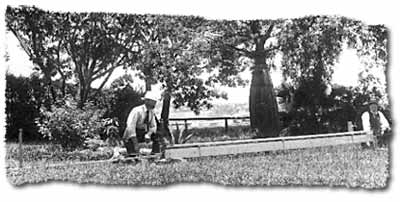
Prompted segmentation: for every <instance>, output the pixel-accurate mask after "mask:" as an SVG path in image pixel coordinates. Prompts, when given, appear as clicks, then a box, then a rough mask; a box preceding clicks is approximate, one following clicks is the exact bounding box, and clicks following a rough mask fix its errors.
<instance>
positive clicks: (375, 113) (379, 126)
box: [361, 99, 390, 146]
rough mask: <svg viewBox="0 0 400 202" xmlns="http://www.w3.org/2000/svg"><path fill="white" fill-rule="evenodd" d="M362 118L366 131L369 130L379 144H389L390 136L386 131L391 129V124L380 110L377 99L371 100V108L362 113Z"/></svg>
mask: <svg viewBox="0 0 400 202" xmlns="http://www.w3.org/2000/svg"><path fill="white" fill-rule="evenodd" d="M361 120H362V125H363V129H364V131H368V133H369V134H371V135H372V137H373V138H374V139H376V141H377V142H376V143H377V144H378V146H382V145H386V144H388V140H389V137H388V135H387V134H386V133H385V132H387V131H388V130H389V129H390V126H389V122H388V121H387V119H386V118H385V116H384V115H383V114H382V112H380V111H379V110H378V101H377V100H375V99H371V100H370V102H369V110H368V111H366V112H364V113H363V114H362V115H361ZM374 142H375V141H374ZM368 144H369V143H368Z"/></svg>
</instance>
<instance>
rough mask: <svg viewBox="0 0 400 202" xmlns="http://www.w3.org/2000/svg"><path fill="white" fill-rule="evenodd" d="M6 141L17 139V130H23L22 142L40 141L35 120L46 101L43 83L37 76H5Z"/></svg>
mask: <svg viewBox="0 0 400 202" xmlns="http://www.w3.org/2000/svg"><path fill="white" fill-rule="evenodd" d="M5 96H6V123H7V125H6V136H5V137H6V141H16V140H17V139H18V129H19V128H22V129H23V130H24V136H23V137H24V141H34V140H42V136H41V135H40V133H38V128H37V126H36V124H35V119H36V118H39V117H40V110H39V109H40V107H41V106H43V105H44V104H45V102H46V101H48V98H47V97H46V93H45V90H44V89H43V83H42V81H41V79H40V78H39V77H38V76H37V75H31V76H30V77H22V76H19V77H16V76H14V75H12V74H7V75H6V93H5Z"/></svg>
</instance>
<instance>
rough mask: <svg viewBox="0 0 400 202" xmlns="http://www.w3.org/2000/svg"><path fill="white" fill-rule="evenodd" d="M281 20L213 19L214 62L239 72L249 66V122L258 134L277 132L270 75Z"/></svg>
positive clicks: (221, 68) (276, 118)
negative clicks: (250, 71)
mask: <svg viewBox="0 0 400 202" xmlns="http://www.w3.org/2000/svg"><path fill="white" fill-rule="evenodd" d="M279 23H280V22H279V21H271V20H247V21H221V22H216V21H214V22H210V27H211V33H209V37H210V38H211V40H212V43H213V45H212V50H213V52H212V56H211V61H212V65H213V66H216V67H218V68H219V69H220V71H222V72H224V71H227V72H236V73H238V72H240V71H243V70H244V69H246V68H248V67H250V69H251V70H252V81H251V86H250V102H249V109H250V124H251V127H252V128H254V129H256V131H257V133H258V136H259V137H273V136H276V135H277V134H278V130H279V121H278V120H279V118H278V106H277V103H276V97H275V94H274V91H273V85H272V82H271V77H270V72H269V71H270V69H271V68H273V62H271V61H273V58H274V56H275V54H276V50H277V48H278V47H277V43H276V39H277V38H276V33H277V30H279Z"/></svg>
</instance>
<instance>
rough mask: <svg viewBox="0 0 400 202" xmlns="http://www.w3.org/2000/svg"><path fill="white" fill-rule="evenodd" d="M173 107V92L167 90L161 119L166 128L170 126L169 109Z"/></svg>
mask: <svg viewBox="0 0 400 202" xmlns="http://www.w3.org/2000/svg"><path fill="white" fill-rule="evenodd" d="M170 105H171V92H170V91H169V90H166V91H165V93H164V97H163V105H162V110H161V119H162V120H163V121H164V124H165V126H168V122H169V121H168V120H169V108H170Z"/></svg>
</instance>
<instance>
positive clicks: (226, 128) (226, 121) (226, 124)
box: [225, 118, 228, 133]
mask: <svg viewBox="0 0 400 202" xmlns="http://www.w3.org/2000/svg"><path fill="white" fill-rule="evenodd" d="M227 132H228V119H227V118H225V133H227Z"/></svg>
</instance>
